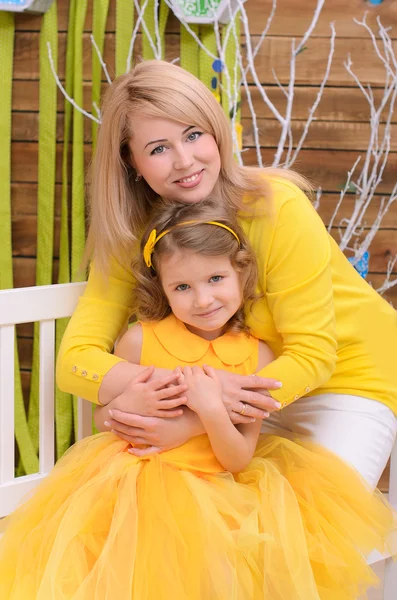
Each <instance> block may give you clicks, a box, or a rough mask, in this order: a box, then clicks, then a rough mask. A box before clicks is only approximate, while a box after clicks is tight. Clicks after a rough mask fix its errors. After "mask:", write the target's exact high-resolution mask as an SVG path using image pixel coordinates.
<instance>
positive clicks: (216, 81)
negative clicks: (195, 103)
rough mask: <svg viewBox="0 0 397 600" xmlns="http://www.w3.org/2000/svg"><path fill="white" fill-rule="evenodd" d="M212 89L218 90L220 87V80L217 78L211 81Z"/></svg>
mask: <svg viewBox="0 0 397 600" xmlns="http://www.w3.org/2000/svg"><path fill="white" fill-rule="evenodd" d="M211 87H212V89H213V90H216V88H217V87H218V78H217V77H213V78H212V79H211Z"/></svg>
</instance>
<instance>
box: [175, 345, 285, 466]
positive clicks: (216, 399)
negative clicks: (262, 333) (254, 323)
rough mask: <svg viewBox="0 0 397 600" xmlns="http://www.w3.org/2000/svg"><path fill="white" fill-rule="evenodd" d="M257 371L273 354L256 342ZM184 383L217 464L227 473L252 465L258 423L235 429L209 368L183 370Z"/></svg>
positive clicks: (260, 422) (257, 434) (220, 389)
mask: <svg viewBox="0 0 397 600" xmlns="http://www.w3.org/2000/svg"><path fill="white" fill-rule="evenodd" d="M259 344H260V345H259V355H258V366H257V369H263V367H264V366H265V365H266V364H268V363H269V362H270V361H271V360H272V359H273V353H272V352H271V350H270V348H269V347H268V346H267V345H266V344H264V343H263V342H259ZM183 379H184V381H185V382H186V383H187V385H188V388H189V389H188V391H187V392H186V395H187V398H188V402H187V404H188V406H189V408H191V409H192V410H194V411H195V412H197V414H198V416H199V417H200V420H201V422H202V423H203V425H204V428H205V430H206V433H207V435H208V437H209V439H210V442H211V446H212V449H213V451H214V454H215V456H216V457H217V459H218V461H219V462H220V463H221V465H222V466H223V467H224V469H225V470H226V471H230V472H232V473H237V472H239V471H242V470H243V469H244V468H245V467H246V466H247V465H248V464H249V462H250V461H251V459H252V457H253V455H254V452H255V448H256V444H257V441H258V437H259V433H260V428H261V424H262V420H261V419H256V420H255V419H253V420H252V422H251V423H249V424H245V425H239V426H238V427H235V426H234V425H233V423H232V422H231V421H230V418H229V414H228V412H227V410H226V408H225V407H224V405H223V402H222V387H221V385H220V383H219V380H218V378H217V376H216V373H215V370H214V369H212V368H211V367H203V369H200V368H199V367H193V368H190V367H185V369H184V370H183Z"/></svg>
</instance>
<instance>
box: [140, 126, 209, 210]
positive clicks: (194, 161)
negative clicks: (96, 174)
mask: <svg viewBox="0 0 397 600" xmlns="http://www.w3.org/2000/svg"><path fill="white" fill-rule="evenodd" d="M131 128H132V131H133V137H132V139H131V140H130V144H129V145H130V150H131V152H132V158H133V163H134V167H135V169H136V171H137V172H138V173H140V174H141V175H142V177H143V178H144V179H145V180H146V182H147V183H148V185H150V187H151V188H152V189H153V190H154V191H155V192H156V193H157V194H158V195H159V196H161V197H162V198H166V199H167V198H168V199H171V200H179V201H180V202H185V203H195V202H200V200H204V199H206V198H208V197H209V196H210V195H211V194H212V192H213V190H214V187H215V185H216V182H217V180H218V177H219V171H220V168H221V160H220V156H219V150H218V146H217V145H216V142H215V139H214V138H213V136H212V135H211V134H209V133H206V132H204V131H202V130H201V129H200V128H199V127H195V126H194V125H192V124H191V123H187V124H183V123H178V122H176V121H171V120H168V119H159V118H149V117H145V116H142V117H135V118H133V119H132V120H131Z"/></svg>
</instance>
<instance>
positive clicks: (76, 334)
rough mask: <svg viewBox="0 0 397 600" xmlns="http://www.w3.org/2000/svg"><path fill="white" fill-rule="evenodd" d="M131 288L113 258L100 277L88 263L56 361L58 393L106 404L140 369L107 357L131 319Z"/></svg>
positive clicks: (130, 280) (124, 271)
mask: <svg viewBox="0 0 397 600" xmlns="http://www.w3.org/2000/svg"><path fill="white" fill-rule="evenodd" d="M133 285H134V282H133V278H132V275H131V273H130V271H129V270H128V269H126V268H125V267H123V266H122V265H121V264H120V263H119V262H117V261H116V260H112V261H111V264H110V272H109V275H108V276H107V277H106V278H105V277H103V276H102V275H101V274H100V273H98V272H97V271H96V269H95V265H91V269H90V275H89V278H88V283H87V287H86V289H85V292H84V294H83V296H82V297H81V298H80V299H79V302H78V305H77V308H76V310H75V312H74V314H73V316H72V318H71V320H70V322H69V325H68V327H67V329H66V332H65V334H64V336H63V339H62V343H61V347H60V350H59V353H58V357H57V384H58V386H59V388H60V389H61V390H63V391H66V392H71V393H73V394H76V395H78V396H81V397H82V398H86V399H87V400H90V401H92V402H95V403H98V401H100V402H101V403H103V404H106V403H107V402H109V400H111V399H112V398H115V397H116V396H117V395H118V394H120V393H121V392H122V391H123V389H124V387H125V385H126V383H127V382H128V381H130V380H131V379H132V378H133V377H135V376H136V375H137V374H138V373H139V372H140V371H141V367H139V366H138V365H132V364H128V363H127V362H126V361H123V360H122V359H121V358H119V357H117V356H114V355H112V354H111V352H112V350H113V346H114V343H115V340H116V339H117V337H118V336H119V335H120V332H121V331H122V329H123V328H124V327H125V325H126V323H127V321H128V319H129V317H130V315H131V311H132V306H131V299H132V290H133ZM100 388H101V393H100V395H99V397H98V393H99V390H100Z"/></svg>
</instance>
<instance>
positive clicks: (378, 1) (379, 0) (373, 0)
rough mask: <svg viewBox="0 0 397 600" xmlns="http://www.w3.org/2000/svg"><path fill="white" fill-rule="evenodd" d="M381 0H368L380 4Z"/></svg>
mask: <svg viewBox="0 0 397 600" xmlns="http://www.w3.org/2000/svg"><path fill="white" fill-rule="evenodd" d="M382 2H383V0H369V3H370V4H382Z"/></svg>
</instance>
